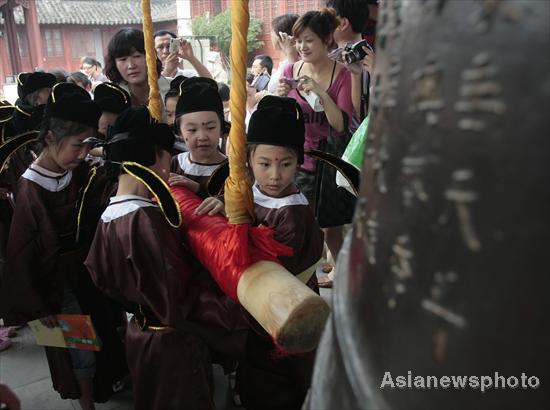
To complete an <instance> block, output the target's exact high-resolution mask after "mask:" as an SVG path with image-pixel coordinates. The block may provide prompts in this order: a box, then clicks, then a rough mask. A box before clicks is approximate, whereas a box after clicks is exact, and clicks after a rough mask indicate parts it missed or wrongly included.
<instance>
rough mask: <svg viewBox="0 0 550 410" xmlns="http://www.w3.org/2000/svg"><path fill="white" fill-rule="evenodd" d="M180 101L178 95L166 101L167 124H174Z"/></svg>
mask: <svg viewBox="0 0 550 410" xmlns="http://www.w3.org/2000/svg"><path fill="white" fill-rule="evenodd" d="M177 103H178V97H168V98H167V99H166V102H165V103H164V110H165V113H166V124H168V125H169V126H173V125H174V120H175V119H176V105H177Z"/></svg>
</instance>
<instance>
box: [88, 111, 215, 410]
mask: <svg viewBox="0 0 550 410" xmlns="http://www.w3.org/2000/svg"><path fill="white" fill-rule="evenodd" d="M111 131H112V132H111V134H110V136H109V137H108V143H107V145H106V146H105V151H106V158H107V160H108V161H112V162H115V163H119V164H121V163H122V170H123V173H122V174H121V175H120V176H119V185H118V190H117V192H116V195H115V196H114V197H112V198H111V200H110V204H109V206H108V207H107V209H106V210H105V212H104V213H103V214H102V216H101V223H100V226H99V227H98V229H97V231H96V235H95V238H94V241H93V244H92V247H91V249H90V252H89V254H88V258H87V259H86V262H85V263H86V266H87V268H88V270H89V272H90V274H91V276H92V278H93V280H94V282H95V284H96V285H97V286H98V287H99V288H100V289H102V290H103V291H104V292H105V293H107V294H108V295H110V296H112V297H113V298H115V299H116V300H118V301H119V302H120V303H122V304H123V305H124V306H125V307H126V309H127V310H128V311H129V312H132V313H133V314H134V317H133V318H132V320H131V321H130V323H129V324H128V329H127V334H126V347H127V358H128V364H129V368H130V374H131V377H132V382H133V387H134V404H135V408H136V409H137V410H141V409H143V410H155V409H157V410H170V409H174V410H176V409H183V408H186V409H213V408H214V405H213V402H212V399H211V392H210V387H209V372H210V366H209V357H208V350H207V348H206V346H205V344H204V342H203V341H202V340H201V339H200V337H198V336H197V335H196V333H195V332H194V331H192V330H191V329H192V325H190V324H189V321H188V317H189V315H190V312H191V311H192V310H193V308H194V305H195V301H196V298H197V294H196V292H195V288H193V287H192V286H190V282H191V279H192V276H193V271H192V269H191V268H190V265H189V263H188V259H189V256H190V255H189V254H188V251H187V250H186V248H184V247H183V246H182V238H181V236H180V232H179V230H178V229H176V228H175V227H176V226H178V225H179V224H180V223H181V216H180V214H179V208H177V205H176V204H175V202H174V200H173V198H172V196H171V194H170V192H169V190H168V186H167V185H166V182H167V181H168V177H169V172H170V161H171V154H170V152H171V150H172V146H173V144H174V134H173V133H172V132H171V131H170V129H169V127H168V126H167V125H166V124H158V123H155V122H153V121H152V120H151V117H150V115H149V112H148V110H147V109H146V108H145V107H139V108H131V109H129V110H127V111H125V112H123V113H122V114H121V115H120V117H119V118H118V119H117V121H116V123H115V125H114V128H113V129H112V130H111ZM127 161H129V162H131V164H128V163H127ZM153 195H155V197H156V198H157V201H156V202H155V201H152V200H151V197H152V196H153Z"/></svg>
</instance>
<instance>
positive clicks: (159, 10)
mask: <svg viewBox="0 0 550 410" xmlns="http://www.w3.org/2000/svg"><path fill="white" fill-rule="evenodd" d="M36 6H37V12H38V23H39V24H82V25H102V26H114V25H123V24H141V23H142V15H141V2H140V1H139V0H117V1H112V0H111V1H98V0H95V1H94V0H38V1H37V2H36ZM151 15H152V17H153V22H160V21H170V20H176V19H177V16H176V1H175V0H152V1H151ZM15 21H16V23H20V24H21V23H23V13H22V10H21V7H18V8H16V9H15Z"/></svg>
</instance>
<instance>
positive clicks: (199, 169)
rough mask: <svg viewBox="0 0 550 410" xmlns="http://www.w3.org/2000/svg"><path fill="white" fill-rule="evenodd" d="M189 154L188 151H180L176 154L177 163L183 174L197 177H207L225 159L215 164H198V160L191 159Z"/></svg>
mask: <svg viewBox="0 0 550 410" xmlns="http://www.w3.org/2000/svg"><path fill="white" fill-rule="evenodd" d="M222 155H223V154H222ZM189 156H190V152H182V153H181V154H178V164H179V166H180V168H181V170H182V171H183V172H184V173H185V174H187V175H193V176H197V177H209V176H210V175H212V173H213V172H214V171H215V170H216V169H217V168H218V167H219V166H220V165H221V164H223V162H224V161H225V160H224V161H222V162H219V163H217V164H200V163H198V162H193V161H191V158H189ZM224 157H225V155H224Z"/></svg>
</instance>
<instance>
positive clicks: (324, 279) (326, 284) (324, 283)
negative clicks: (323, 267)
mask: <svg viewBox="0 0 550 410" xmlns="http://www.w3.org/2000/svg"><path fill="white" fill-rule="evenodd" d="M317 284H318V285H319V287H320V288H325V289H332V285H333V282H332V279H331V278H329V277H328V275H325V276H321V277H320V278H317Z"/></svg>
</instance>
